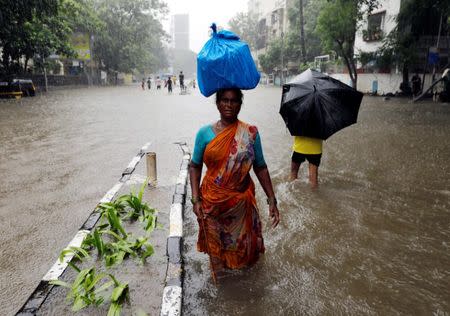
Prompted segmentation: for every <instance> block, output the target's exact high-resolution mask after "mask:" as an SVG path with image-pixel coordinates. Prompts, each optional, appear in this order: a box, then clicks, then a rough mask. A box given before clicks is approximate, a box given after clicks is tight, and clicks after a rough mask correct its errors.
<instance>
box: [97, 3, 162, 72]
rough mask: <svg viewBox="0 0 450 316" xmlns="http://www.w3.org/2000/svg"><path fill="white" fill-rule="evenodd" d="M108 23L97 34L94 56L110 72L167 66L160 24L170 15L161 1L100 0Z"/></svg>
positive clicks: (101, 11) (139, 70) (104, 18)
mask: <svg viewBox="0 0 450 316" xmlns="http://www.w3.org/2000/svg"><path fill="white" fill-rule="evenodd" d="M97 13H98V15H99V18H100V19H101V20H102V21H103V23H104V24H105V28H104V29H103V31H102V32H99V33H98V34H96V37H95V46H94V56H95V58H96V59H97V60H98V62H99V64H100V65H104V69H105V70H107V71H109V72H114V71H120V72H131V71H133V70H135V71H138V72H140V73H145V72H146V71H155V70H157V69H158V68H160V67H163V66H165V65H166V64H167V60H166V59H165V54H164V49H163V47H162V43H161V40H162V39H164V38H166V36H167V35H166V34H165V32H164V31H163V29H162V25H161V23H160V22H159V21H160V19H161V17H162V16H164V15H165V14H166V13H167V7H166V5H165V4H164V3H163V2H162V1H160V0H98V7H97Z"/></svg>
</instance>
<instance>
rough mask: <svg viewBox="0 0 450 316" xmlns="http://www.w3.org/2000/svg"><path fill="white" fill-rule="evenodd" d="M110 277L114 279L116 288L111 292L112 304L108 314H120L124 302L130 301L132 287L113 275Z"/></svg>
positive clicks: (115, 315)
mask: <svg viewBox="0 0 450 316" xmlns="http://www.w3.org/2000/svg"><path fill="white" fill-rule="evenodd" d="M110 277H111V279H112V280H113V281H114V289H113V291H112V294H111V305H110V306H109V310H108V315H107V316H120V312H121V310H122V306H123V304H124V303H125V302H130V289H129V287H128V284H127V283H120V282H119V281H117V280H116V278H115V277H114V276H112V275H110Z"/></svg>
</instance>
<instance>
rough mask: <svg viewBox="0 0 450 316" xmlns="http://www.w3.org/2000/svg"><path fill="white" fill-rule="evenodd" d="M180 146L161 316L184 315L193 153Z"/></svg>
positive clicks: (171, 210)
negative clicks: (186, 217) (188, 191)
mask: <svg viewBox="0 0 450 316" xmlns="http://www.w3.org/2000/svg"><path fill="white" fill-rule="evenodd" d="M179 145H180V147H181V150H183V160H182V162H181V166H180V173H179V175H178V178H177V184H176V186H175V193H174V194H173V199H172V205H171V207H170V231H169V237H168V238H167V247H166V253H167V257H168V260H167V272H166V286H165V288H164V292H163V297H162V305H161V316H178V315H181V314H182V312H181V303H182V300H183V278H184V275H183V258H182V247H183V211H184V208H185V204H186V186H187V177H188V167H189V162H190V160H191V153H190V150H189V147H188V146H187V145H186V144H185V143H184V144H179Z"/></svg>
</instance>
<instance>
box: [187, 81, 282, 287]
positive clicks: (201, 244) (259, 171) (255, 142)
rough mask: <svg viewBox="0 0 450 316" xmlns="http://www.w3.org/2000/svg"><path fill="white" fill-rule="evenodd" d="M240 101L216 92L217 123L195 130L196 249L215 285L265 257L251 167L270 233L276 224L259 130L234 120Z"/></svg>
mask: <svg viewBox="0 0 450 316" xmlns="http://www.w3.org/2000/svg"><path fill="white" fill-rule="evenodd" d="M242 98H243V95H242V92H241V90H240V89H222V90H219V91H217V93H216V105H217V109H218V110H219V113H220V120H218V121H217V122H215V123H213V124H210V125H206V126H204V127H202V128H201V129H200V130H199V131H198V133H197V136H196V140H195V147H194V153H193V156H192V161H191V164H190V167H189V174H190V181H191V189H192V199H191V201H192V203H193V209H194V212H195V214H196V215H197V220H198V222H199V235H198V242H197V249H198V250H199V251H201V252H205V253H207V254H208V255H209V257H210V263H211V270H212V271H211V272H212V275H213V278H214V280H215V279H216V275H219V276H220V275H221V272H223V271H224V270H225V269H240V268H244V267H248V266H251V265H252V264H253V263H255V262H256V261H257V260H258V258H259V255H260V254H261V253H264V242H263V237H262V233H261V221H260V218H259V213H258V208H257V205H256V199H255V185H254V183H253V181H252V179H251V177H250V170H251V168H252V167H253V170H254V172H255V174H256V176H257V178H258V180H259V182H260V184H261V186H262V187H263V189H264V192H265V193H266V195H267V203H268V205H269V215H270V218H271V220H272V228H275V227H276V226H277V225H278V223H279V221H280V215H279V212H278V208H277V200H276V198H275V194H274V192H273V187H272V181H271V179H270V175H269V171H268V169H267V166H266V163H265V161H264V156H263V152H262V147H261V140H260V137H259V133H258V130H257V128H256V127H255V126H251V125H248V124H246V123H244V122H242V121H239V120H238V114H239V112H240V110H241V104H242ZM203 163H204V164H205V165H206V167H207V171H206V175H205V176H204V178H203V181H202V183H201V185H200V178H201V174H202V166H203Z"/></svg>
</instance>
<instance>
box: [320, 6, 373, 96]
mask: <svg viewBox="0 0 450 316" xmlns="http://www.w3.org/2000/svg"><path fill="white" fill-rule="evenodd" d="M377 6H378V0H330V1H328V2H327V3H326V4H325V5H324V7H323V8H322V10H321V11H320V14H319V17H318V20H317V26H316V32H317V34H318V35H319V37H320V38H321V40H322V43H323V45H324V47H325V49H326V50H328V51H330V50H332V51H335V52H336V53H337V55H338V56H340V57H341V58H342V59H343V60H344V62H345V65H346V67H347V69H348V72H349V75H350V79H351V81H352V85H353V87H354V88H356V84H357V78H358V74H357V72H356V59H355V56H354V55H355V54H354V44H355V33H356V30H357V28H358V26H359V22H360V21H361V20H362V19H363V18H364V16H365V15H366V14H367V13H370V12H372V11H373V9H374V8H376V7H377Z"/></svg>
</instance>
